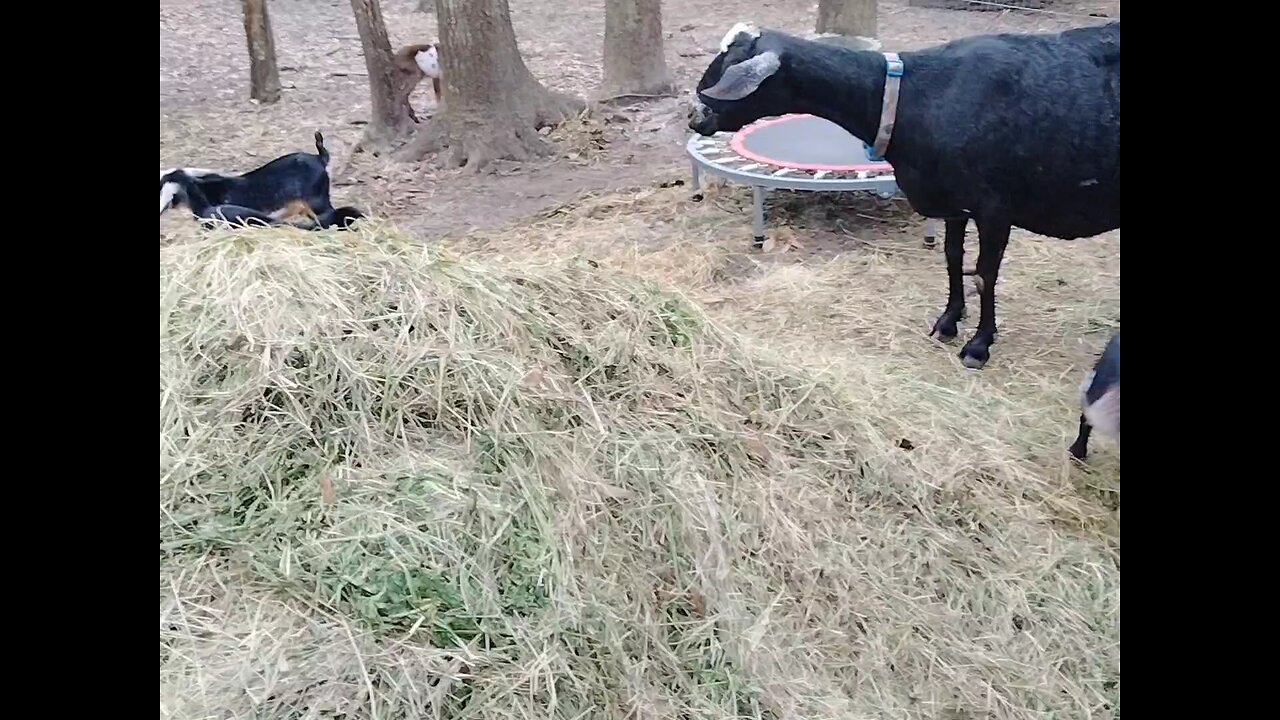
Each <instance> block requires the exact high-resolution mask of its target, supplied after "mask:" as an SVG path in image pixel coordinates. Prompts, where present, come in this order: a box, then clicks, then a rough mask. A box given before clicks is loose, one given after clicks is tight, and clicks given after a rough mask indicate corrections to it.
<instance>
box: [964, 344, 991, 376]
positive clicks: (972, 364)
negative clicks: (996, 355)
mask: <svg viewBox="0 0 1280 720" xmlns="http://www.w3.org/2000/svg"><path fill="white" fill-rule="evenodd" d="M990 359H991V350H990V348H989V343H987V342H985V341H983V340H982V339H981V338H979V337H975V338H973V339H972V340H970V341H969V342H967V343H965V346H964V347H963V348H961V349H960V362H962V363H964V366H965V367H967V368H969V369H970V370H981V369H982V368H983V366H985V365H986V364H987V361H988V360H990Z"/></svg>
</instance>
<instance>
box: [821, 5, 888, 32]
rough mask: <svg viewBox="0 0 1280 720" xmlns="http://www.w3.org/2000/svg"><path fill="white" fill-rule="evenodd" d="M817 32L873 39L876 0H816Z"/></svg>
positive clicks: (876, 30)
mask: <svg viewBox="0 0 1280 720" xmlns="http://www.w3.org/2000/svg"><path fill="white" fill-rule="evenodd" d="M817 30H818V32H820V33H836V34H837V35H862V36H863V37H872V38H873V37H875V36H876V33H877V32H878V29H877V28H876V0H818V27H817Z"/></svg>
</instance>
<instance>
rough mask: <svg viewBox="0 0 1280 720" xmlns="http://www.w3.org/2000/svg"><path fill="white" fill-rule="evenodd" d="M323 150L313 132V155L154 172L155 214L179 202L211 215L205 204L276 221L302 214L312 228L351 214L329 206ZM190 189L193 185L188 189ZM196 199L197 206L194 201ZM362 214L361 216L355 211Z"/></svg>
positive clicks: (235, 214)
mask: <svg viewBox="0 0 1280 720" xmlns="http://www.w3.org/2000/svg"><path fill="white" fill-rule="evenodd" d="M328 166H329V151H328V150H326V149H325V147H324V136H322V135H321V134H320V133H319V132H318V131H317V132H316V154H311V153H304V152H295V153H289V154H288V155H282V156H281V157H278V158H276V159H275V160H272V161H271V162H269V163H267V164H265V165H263V166H261V167H259V168H256V169H254V170H250V171H249V172H247V173H244V174H234V173H232V174H224V173H218V172H214V171H211V170H201V169H197V168H186V169H183V168H179V169H176V170H168V171H166V172H163V173H161V174H160V213H161V214H164V212H165V210H168V209H169V208H170V207H174V206H176V205H179V204H181V203H183V202H186V203H187V204H189V205H191V208H192V212H194V213H195V215H196V216H197V217H201V218H204V219H211V218H212V216H207V215H206V214H205V213H209V212H213V210H211V208H219V207H221V208H223V210H221V211H219V212H220V213H222V214H227V215H229V216H232V217H236V218H239V219H240V220H241V221H246V220H248V221H254V222H255V224H256V223H266V224H279V223H278V222H276V221H279V220H281V219H283V218H286V217H289V216H292V215H304V216H307V217H310V218H311V219H313V220H314V221H315V222H316V224H317V226H318V227H329V225H330V224H333V223H335V222H339V221H342V222H343V225H344V226H345V220H346V219H350V218H351V217H352V215H351V213H352V211H354V212H355V213H357V214H359V211H358V210H355V208H341V209H335V208H334V207H333V203H332V202H331V201H330V199H329V167H328ZM193 188H197V189H198V190H199V193H198V195H199V196H200V197H199V198H197V197H196V195H197V193H194V192H192V189H193ZM197 202H199V203H201V209H197V207H196V205H195V203H197ZM357 216H362V215H357Z"/></svg>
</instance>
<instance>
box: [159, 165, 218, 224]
mask: <svg viewBox="0 0 1280 720" xmlns="http://www.w3.org/2000/svg"><path fill="white" fill-rule="evenodd" d="M218 176H220V173H218V172H217V171H216V170H206V169H205V168H169V169H168V170H162V171H160V214H161V215H163V214H164V211H165V210H168V209H169V208H176V207H182V204H183V203H187V204H190V202H189V201H188V200H187V193H186V191H185V190H184V189H183V185H182V184H183V183H184V182H198V180H197V178H208V177H218Z"/></svg>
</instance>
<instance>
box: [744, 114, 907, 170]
mask: <svg viewBox="0 0 1280 720" xmlns="http://www.w3.org/2000/svg"><path fill="white" fill-rule="evenodd" d="M806 117H813V116H812V115H807V114H803V113H790V114H788V115H782V116H780V117H776V118H772V119H770V120H761V121H759V122H755V123H752V124H750V125H748V126H746V127H744V128H742V129H741V130H739V131H738V132H736V133H734V134H733V138H732V139H731V140H730V141H729V147H731V148H733V151H734V152H735V153H737V154H739V155H741V156H742V157H744V158H747V159H749V160H755V161H756V162H758V163H764V164H766V165H774V166H776V167H784V168H791V169H792V170H815V171H817V170H825V171H827V172H893V166H892V165H890V164H889V163H887V162H883V161H881V162H873V163H864V164H862V165H818V164H814V163H793V162H784V161H782V160H778V159H776V158H771V157H765V156H764V155H760V154H759V153H754V152H751V151H750V150H748V149H747V146H746V137H747V136H748V135H750V134H751V133H753V132H755V131H756V130H759V129H760V128H766V127H769V126H771V125H778V124H781V123H784V122H790V121H791V120H795V119H796V118H806Z"/></svg>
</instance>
